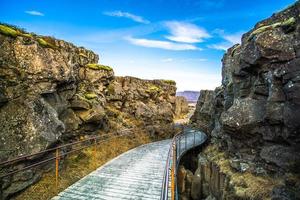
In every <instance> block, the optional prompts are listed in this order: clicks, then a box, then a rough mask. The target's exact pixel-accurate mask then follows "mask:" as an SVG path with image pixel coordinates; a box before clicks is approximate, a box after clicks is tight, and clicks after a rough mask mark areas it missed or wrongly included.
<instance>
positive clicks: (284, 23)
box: [281, 17, 296, 26]
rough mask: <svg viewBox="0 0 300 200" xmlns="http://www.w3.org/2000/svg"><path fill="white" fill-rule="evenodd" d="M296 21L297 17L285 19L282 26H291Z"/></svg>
mask: <svg viewBox="0 0 300 200" xmlns="http://www.w3.org/2000/svg"><path fill="white" fill-rule="evenodd" d="M295 23H296V19H295V17H291V18H289V19H288V20H285V21H284V22H282V23H281V26H291V25H293V24H295Z"/></svg>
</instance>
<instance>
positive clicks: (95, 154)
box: [94, 138, 97, 167]
mask: <svg viewBox="0 0 300 200" xmlns="http://www.w3.org/2000/svg"><path fill="white" fill-rule="evenodd" d="M94 143H95V144H94V145H95V147H94V164H95V167H97V139H96V138H95V139H94Z"/></svg>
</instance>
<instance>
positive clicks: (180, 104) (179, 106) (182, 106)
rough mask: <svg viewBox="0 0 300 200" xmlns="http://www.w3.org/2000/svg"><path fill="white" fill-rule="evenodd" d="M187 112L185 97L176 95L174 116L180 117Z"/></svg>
mask: <svg viewBox="0 0 300 200" xmlns="http://www.w3.org/2000/svg"><path fill="white" fill-rule="evenodd" d="M188 112H189V104H188V101H187V100H186V98H185V97H183V96H177V97H176V100H175V118H177V119H180V118H182V117H183V116H185V115H186V114H188Z"/></svg>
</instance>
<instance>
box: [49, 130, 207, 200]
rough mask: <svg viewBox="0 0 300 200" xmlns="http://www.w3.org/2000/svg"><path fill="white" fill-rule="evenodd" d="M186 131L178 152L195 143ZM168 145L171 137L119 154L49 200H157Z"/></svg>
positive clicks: (191, 135) (199, 139)
mask: <svg viewBox="0 0 300 200" xmlns="http://www.w3.org/2000/svg"><path fill="white" fill-rule="evenodd" d="M190 131H191V130H189V131H187V136H188V137H186V138H187V141H188V143H187V146H184V144H182V146H184V148H182V151H184V150H187V149H188V148H191V147H193V146H194V145H195V144H194V142H189V141H190V140H192V139H193V138H194V134H191V132H190ZM193 133H194V132H193ZM184 140H185V138H184ZM201 140H202V137H201V134H199V135H196V141H197V142H196V143H200V142H201ZM170 144H171V140H163V141H159V142H154V143H150V144H146V145H142V146H139V147H137V148H135V149H132V150H130V151H128V152H126V153H123V154H121V155H120V156H118V157H116V158H115V159H113V160H111V161H110V162H108V163H106V164H105V165H104V166H102V167H100V168H98V169H97V170H96V171H94V172H92V173H90V174H89V175H87V176H86V177H84V178H83V179H81V180H79V181H78V182H76V183H75V184H73V185H71V186H70V187H69V188H67V189H66V190H65V191H63V192H61V193H59V194H58V196H56V197H54V198H52V200H72V199H74V200H75V199H76V200H96V199H99V200H126V199H145V200H156V199H157V200H159V199H160V195H161V190H162V182H163V178H164V171H165V166H166V161H167V157H168V151H169V148H170ZM181 153H183V152H180V154H181Z"/></svg>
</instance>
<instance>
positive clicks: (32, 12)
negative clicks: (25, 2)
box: [25, 10, 44, 16]
mask: <svg viewBox="0 0 300 200" xmlns="http://www.w3.org/2000/svg"><path fill="white" fill-rule="evenodd" d="M25 13H27V14H29V15H34V16H44V13H41V12H39V11H36V10H28V11H25Z"/></svg>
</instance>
